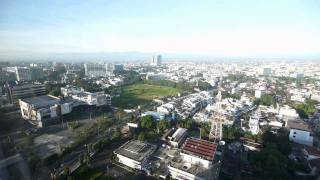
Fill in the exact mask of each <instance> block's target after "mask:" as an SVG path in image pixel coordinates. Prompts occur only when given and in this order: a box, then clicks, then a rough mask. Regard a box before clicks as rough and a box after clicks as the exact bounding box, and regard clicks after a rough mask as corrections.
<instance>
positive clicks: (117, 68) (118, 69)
mask: <svg viewBox="0 0 320 180" xmlns="http://www.w3.org/2000/svg"><path fill="white" fill-rule="evenodd" d="M123 70H124V68H123V64H115V65H114V69H113V72H121V71H123Z"/></svg>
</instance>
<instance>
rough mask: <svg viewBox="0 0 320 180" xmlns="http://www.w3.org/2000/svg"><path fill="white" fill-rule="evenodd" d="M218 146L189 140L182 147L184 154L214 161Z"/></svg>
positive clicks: (207, 142)
mask: <svg viewBox="0 0 320 180" xmlns="http://www.w3.org/2000/svg"><path fill="white" fill-rule="evenodd" d="M217 146H218V145H217V144H215V143H213V142H210V141H206V140H202V139H196V138H188V139H187V140H186V141H185V142H184V143H183V146H182V153H185V154H189V155H193V156H196V157H199V158H202V159H206V160H209V161H213V159H214V155H215V152H216V149H217Z"/></svg>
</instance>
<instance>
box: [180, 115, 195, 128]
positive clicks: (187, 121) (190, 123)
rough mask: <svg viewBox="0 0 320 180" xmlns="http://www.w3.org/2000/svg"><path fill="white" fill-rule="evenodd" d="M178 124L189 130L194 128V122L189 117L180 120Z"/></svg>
mask: <svg viewBox="0 0 320 180" xmlns="http://www.w3.org/2000/svg"><path fill="white" fill-rule="evenodd" d="M178 126H179V127H182V128H186V129H189V130H192V129H195V128H196V124H195V123H194V121H193V120H192V119H190V118H187V119H184V120H181V121H179V122H178Z"/></svg>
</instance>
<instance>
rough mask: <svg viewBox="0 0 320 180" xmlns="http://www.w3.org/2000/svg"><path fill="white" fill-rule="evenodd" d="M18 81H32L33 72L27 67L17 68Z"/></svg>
mask: <svg viewBox="0 0 320 180" xmlns="http://www.w3.org/2000/svg"><path fill="white" fill-rule="evenodd" d="M15 73H16V78H17V81H31V72H30V69H29V68H27V67H17V66H16V67H15Z"/></svg>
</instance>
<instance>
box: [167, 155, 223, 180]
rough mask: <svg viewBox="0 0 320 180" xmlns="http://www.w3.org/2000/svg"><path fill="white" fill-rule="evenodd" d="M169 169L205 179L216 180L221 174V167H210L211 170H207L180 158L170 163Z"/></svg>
mask: <svg viewBox="0 0 320 180" xmlns="http://www.w3.org/2000/svg"><path fill="white" fill-rule="evenodd" d="M169 168H175V169H179V170H182V171H185V172H188V173H190V174H193V175H195V176H197V177H201V178H203V179H208V180H209V179H211V180H212V179H216V177H218V174H219V166H217V165H216V166H209V168H205V167H203V166H200V165H197V164H191V163H188V162H185V161H183V159H181V158H180V157H175V158H174V159H173V160H172V161H170V163H169Z"/></svg>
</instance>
